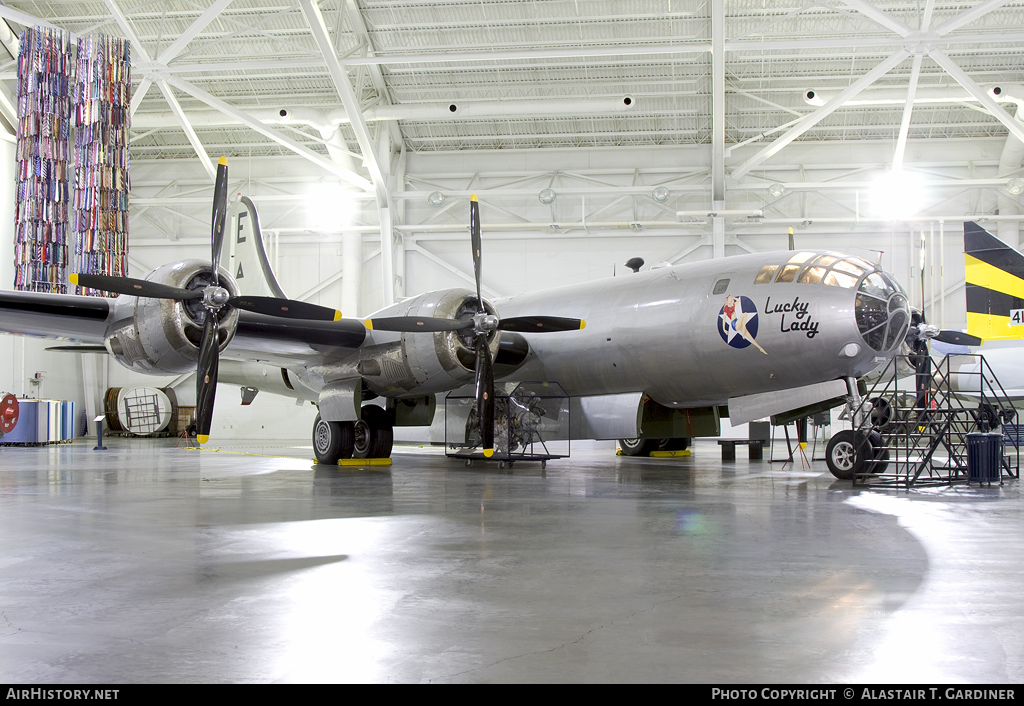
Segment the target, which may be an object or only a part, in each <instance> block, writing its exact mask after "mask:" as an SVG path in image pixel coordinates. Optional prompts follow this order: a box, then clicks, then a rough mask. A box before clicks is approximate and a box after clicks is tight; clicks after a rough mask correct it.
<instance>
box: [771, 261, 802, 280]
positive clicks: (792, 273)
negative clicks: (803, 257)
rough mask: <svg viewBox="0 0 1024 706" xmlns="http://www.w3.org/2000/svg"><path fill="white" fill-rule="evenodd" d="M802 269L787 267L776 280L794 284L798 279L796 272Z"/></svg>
mask: <svg viewBox="0 0 1024 706" xmlns="http://www.w3.org/2000/svg"><path fill="white" fill-rule="evenodd" d="M799 269H800V265H786V266H785V267H783V268H782V272H780V273H779V276H778V277H776V278H775V281H776V282H792V281H793V280H794V279H795V278H796V271H797V270H799Z"/></svg>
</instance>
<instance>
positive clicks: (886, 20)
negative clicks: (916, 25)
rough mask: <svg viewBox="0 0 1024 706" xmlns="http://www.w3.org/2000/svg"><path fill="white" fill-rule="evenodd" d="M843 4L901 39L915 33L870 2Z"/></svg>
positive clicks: (846, 1) (844, 0) (862, 0)
mask: <svg viewBox="0 0 1024 706" xmlns="http://www.w3.org/2000/svg"><path fill="white" fill-rule="evenodd" d="M843 2H844V3H846V4H847V5H849V6H850V7H852V8H853V9H854V10H856V11H857V12H859V13H860V14H862V15H864V16H865V17H867V18H868V19H869V20H871V21H872V22H874V23H875V24H878V25H881V26H882V27H885V28H886V29H889V30H892V31H893V32H895V33H896V34H898V35H900V36H901V37H906V36H908V35H910V34H912V33H913V31H914V30H913V29H911V28H910V27H909V26H908V25H906V24H904V23H903V22H901V21H900V20H897V19H896V18H895V17H893V16H892V15H888V14H886V13H884V12H882V11H881V10H879V9H878V8H877V7H875V6H874V5H872V4H871V3H869V2H866V1H865V0H843Z"/></svg>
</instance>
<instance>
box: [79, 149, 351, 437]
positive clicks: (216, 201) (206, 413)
mask: <svg viewBox="0 0 1024 706" xmlns="http://www.w3.org/2000/svg"><path fill="white" fill-rule="evenodd" d="M227 197H228V160H227V158H226V157H221V158H220V160H219V162H218V163H217V180H216V183H215V185H214V192H213V216H212V232H211V237H210V241H211V257H210V263H211V266H212V272H211V275H212V277H211V283H210V284H209V285H208V286H206V287H203V288H201V289H182V288H179V287H171V286H168V285H165V284H160V283H159V282H150V281H148V280H141V279H132V278H130V277H111V276H108V275H92V274H73V275H71V276H70V277H69V278H68V279H69V280H70V281H71V283H72V284H76V285H80V286H82V287H91V288H93V289H100V290H105V291H108V292H114V293H116V294H129V295H132V296H136V297H152V298H154V299H173V300H175V301H193V300H199V301H201V303H202V306H203V308H204V309H205V310H206V316H205V321H204V323H203V338H202V343H201V344H200V346H199V362H198V366H197V369H196V435H197V438H198V440H199V443H200V444H205V443H206V442H207V441H208V440H209V438H210V427H211V425H212V422H213V404H214V397H215V395H216V391H217V370H218V367H219V362H220V346H219V345H218V340H219V337H218V334H219V328H220V324H219V321H220V312H221V310H222V309H225V308H235V309H244V310H245V311H252V312H255V313H258V314H266V315H269V316H279V317H284V318H289V319H307V320H315V321H337V320H339V319H340V318H341V312H340V311H338V310H336V309H329V308H327V307H323V306H318V305H316V304H308V303H306V302H299V301H293V300H290V299H277V298H274V297H253V296H246V295H243V296H237V297H236V296H232V295H231V292H229V291H228V290H227V289H225V288H224V287H222V286H220V272H219V270H220V257H221V250H222V246H223V243H224V221H225V218H226V216H227Z"/></svg>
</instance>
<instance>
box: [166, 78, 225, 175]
mask: <svg viewBox="0 0 1024 706" xmlns="http://www.w3.org/2000/svg"><path fill="white" fill-rule="evenodd" d="M159 87H160V92H161V93H162V94H163V95H164V100H166V101H167V105H169V106H170V107H171V111H172V112H173V113H174V115H175V117H177V118H178V123H180V124H181V129H182V130H184V131H185V136H186V137H188V141H189V143H190V144H191V145H192V149H194V150H195V151H196V157H198V158H199V161H200V163H201V164H202V165H203V168H204V169H205V170H206V173H207V174H209V175H210V181H216V179H217V168H216V167H214V166H213V162H212V161H210V155H208V154H207V153H206V148H205V147H203V143H202V142H201V141H200V140H199V135H197V134H196V131H195V130H194V129H193V128H192V124H191V123H189V121H188V118H187V117H186V116H185V111H184V110H182V108H181V104H180V103H178V99H177V98H175V97H174V94H173V93H171V89H170V88H168V87H167V84H166V83H165V82H164V81H160V83H159Z"/></svg>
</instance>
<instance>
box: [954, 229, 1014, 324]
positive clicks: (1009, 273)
mask: <svg viewBox="0 0 1024 706" xmlns="http://www.w3.org/2000/svg"><path fill="white" fill-rule="evenodd" d="M964 264H965V271H966V280H967V332H968V333H970V334H972V335H974V336H979V337H980V338H983V339H985V340H996V341H998V340H1016V339H1024V255H1021V254H1020V253H1019V252H1017V251H1016V250H1014V249H1013V248H1011V247H1010V246H1008V245H1006V244H1005V243H1003V242H1002V241H1001V240H999V239H998V238H996V237H995V236H993V235H992V234H991V233H989V232H988V231H986V230H985V229H984V228H982V227H981V226H979V225H978V224H977V223H973V222H967V223H964Z"/></svg>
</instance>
